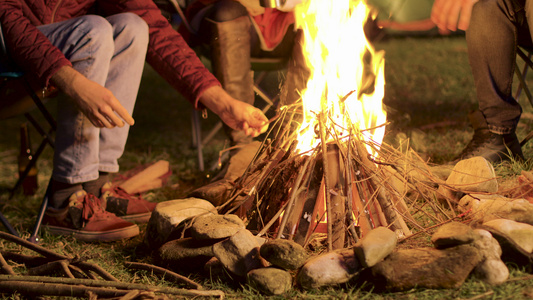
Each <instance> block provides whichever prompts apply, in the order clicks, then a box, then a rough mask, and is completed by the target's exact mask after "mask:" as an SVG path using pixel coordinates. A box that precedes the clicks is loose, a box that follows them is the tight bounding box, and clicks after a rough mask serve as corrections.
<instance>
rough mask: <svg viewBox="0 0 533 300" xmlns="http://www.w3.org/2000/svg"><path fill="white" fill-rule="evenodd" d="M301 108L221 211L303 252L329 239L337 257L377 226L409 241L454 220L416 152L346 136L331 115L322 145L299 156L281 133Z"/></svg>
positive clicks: (289, 116) (290, 136)
mask: <svg viewBox="0 0 533 300" xmlns="http://www.w3.org/2000/svg"><path fill="white" fill-rule="evenodd" d="M297 107H298V106H297V105H293V106H291V107H285V108H284V109H283V110H281V112H280V114H279V116H278V119H277V121H276V123H275V124H274V126H272V128H271V130H270V131H269V133H268V136H267V138H266V139H265V140H264V141H263V143H262V145H261V147H260V149H259V151H258V152H257V153H256V155H255V158H254V160H253V161H252V163H251V164H250V165H249V166H248V168H247V170H246V172H245V174H244V175H243V176H242V177H240V178H239V179H237V180H236V181H235V185H234V188H233V189H232V191H231V193H230V195H229V200H228V201H227V202H226V203H225V204H224V205H222V206H221V207H220V211H221V212H226V213H237V214H238V215H240V216H241V217H243V218H245V219H246V221H247V224H248V229H250V230H252V231H254V232H256V233H257V235H259V236H263V235H266V236H270V237H276V238H285V239H292V240H294V241H296V242H297V243H299V244H302V245H305V244H307V243H308V242H309V239H310V237H311V235H312V233H315V232H322V233H325V234H327V244H328V249H330V250H332V249H338V248H343V247H347V246H349V245H351V244H353V243H355V242H357V241H358V240H359V239H360V238H361V237H363V236H364V235H365V234H366V233H368V232H369V231H370V230H372V229H373V228H376V227H378V226H386V227H388V228H389V229H391V230H393V231H395V232H396V233H397V234H398V236H399V237H400V238H402V237H409V236H412V235H413V234H414V233H416V232H424V231H425V228H427V227H428V226H429V224H436V223H437V224H438V223H443V222H446V221H448V220H450V219H452V218H453V217H454V216H455V215H454V214H453V212H452V211H448V210H447V209H446V208H445V206H443V205H441V204H440V203H439V202H437V201H436V200H435V199H436V193H437V185H438V184H439V183H442V182H441V180H440V179H439V178H438V177H436V176H434V175H433V174H432V171H431V167H430V166H428V165H427V164H426V163H425V162H424V161H423V160H422V159H421V158H420V157H419V156H418V155H416V153H415V152H412V151H410V152H409V151H408V152H406V153H403V152H401V151H400V150H397V149H394V148H393V147H391V146H388V145H387V144H385V143H381V144H377V143H375V142H372V141H369V140H368V139H365V138H364V135H363V134H362V132H361V130H358V129H356V128H355V127H352V128H349V129H348V132H349V134H348V135H347V136H339V132H340V130H338V128H336V126H337V125H335V123H333V122H327V119H328V115H327V112H325V113H324V112H323V113H321V114H320V115H318V116H317V119H318V125H319V126H318V128H316V129H315V131H316V135H317V137H318V138H319V140H320V142H319V144H318V145H317V146H316V147H315V148H313V149H312V150H310V151H307V152H305V153H300V152H298V151H297V149H296V147H295V145H296V144H297V134H296V132H295V131H291V129H290V128H291V126H281V124H287V123H290V121H287V120H293V119H294V116H295V115H297V114H298V108H297ZM326 123H329V124H332V125H330V126H329V127H327V126H326V125H325V124H326ZM342 129H343V131H346V130H345V129H346V128H342ZM323 141H326V142H323ZM368 149H372V150H373V151H372V152H374V153H379V155H371V154H369V150H368Z"/></svg>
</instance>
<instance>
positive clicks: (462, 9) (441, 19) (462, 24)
mask: <svg viewBox="0 0 533 300" xmlns="http://www.w3.org/2000/svg"><path fill="white" fill-rule="evenodd" d="M478 1H479V0H435V2H434V3H433V8H432V10H431V20H432V21H433V22H434V23H435V24H436V25H437V26H438V27H439V29H440V30H441V31H442V32H449V31H450V30H451V31H456V30H457V28H459V29H461V30H467V29H468V26H469V25H470V17H471V15H472V7H473V6H474V4H476V2H478Z"/></svg>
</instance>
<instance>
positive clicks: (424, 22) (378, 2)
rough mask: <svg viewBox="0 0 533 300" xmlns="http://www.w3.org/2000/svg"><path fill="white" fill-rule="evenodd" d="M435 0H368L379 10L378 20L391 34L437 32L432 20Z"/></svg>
mask: <svg viewBox="0 0 533 300" xmlns="http://www.w3.org/2000/svg"><path fill="white" fill-rule="evenodd" d="M433 1H434V0H367V3H368V4H369V5H370V6H372V7H374V8H375V9H376V10H377V12H378V15H377V21H378V23H379V24H380V25H382V26H383V30H385V32H387V33H391V34H406V33H410V34H428V33H431V34H435V33H438V30H437V28H436V27H435V26H434V24H433V23H431V22H430V16H431V8H432V6H433Z"/></svg>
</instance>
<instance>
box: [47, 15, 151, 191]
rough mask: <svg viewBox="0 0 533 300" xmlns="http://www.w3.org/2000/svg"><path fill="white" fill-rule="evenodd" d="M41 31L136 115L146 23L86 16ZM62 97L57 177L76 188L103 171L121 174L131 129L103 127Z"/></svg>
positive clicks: (132, 18)
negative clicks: (120, 163) (122, 161)
mask: <svg viewBox="0 0 533 300" xmlns="http://www.w3.org/2000/svg"><path fill="white" fill-rule="evenodd" d="M38 28H39V30H40V31H41V32H42V33H43V34H44V35H46V36H47V37H48V39H49V40H50V41H51V42H52V44H54V45H55V46H56V47H57V48H59V50H61V51H62V52H63V53H64V55H65V56H66V57H67V59H69V60H70V61H71V62H72V65H73V68H74V69H76V70H77V71H78V72H80V73H81V74H83V75H85V76H86V77H87V78H88V79H90V80H92V81H94V82H97V83H99V84H101V85H102V86H105V87H106V88H107V89H109V90H110V91H111V92H113V95H114V96H115V97H116V98H117V99H118V100H119V101H120V103H121V104H122V105H123V106H124V107H125V108H126V109H127V110H128V112H129V113H130V114H132V113H133V107H134V105H135V100H136V98H137V92H138V90H139V84H140V81H141V76H142V72H143V67H144V61H145V58H146V51H147V47H148V25H147V24H146V22H144V20H142V19H141V18H140V17H139V16H137V15H135V14H132V13H122V14H117V15H113V16H110V17H107V18H104V17H100V16H96V15H86V16H82V17H79V18H74V19H71V20H67V21H63V22H58V23H53V24H48V25H43V26H39V27H38ZM60 98H61V99H58V101H59V103H58V113H57V125H58V128H57V133H56V148H55V155H54V168H53V173H52V177H53V178H54V179H55V180H57V181H60V182H64V183H70V184H76V183H82V182H87V181H91V180H95V179H97V178H98V176H99V175H98V174H99V172H100V171H101V172H118V170H119V166H118V159H119V158H120V157H121V156H122V153H123V152H124V146H125V144H126V140H127V137H128V131H129V126H128V125H127V124H126V125H125V126H124V127H122V128H113V129H108V128H97V127H95V126H94V125H92V123H91V122H90V121H89V120H88V118H87V117H85V115H83V114H82V113H81V112H80V111H79V110H78V108H77V106H76V105H75V104H74V102H73V101H72V100H71V99H69V98H67V97H60Z"/></svg>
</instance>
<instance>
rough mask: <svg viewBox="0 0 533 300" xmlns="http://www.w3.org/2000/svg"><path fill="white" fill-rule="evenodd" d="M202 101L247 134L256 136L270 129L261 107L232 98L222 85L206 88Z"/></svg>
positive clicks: (223, 119) (224, 120)
mask: <svg viewBox="0 0 533 300" xmlns="http://www.w3.org/2000/svg"><path fill="white" fill-rule="evenodd" d="M200 102H201V103H202V104H203V105H205V107H207V108H208V109H209V110H211V111H212V112H214V113H215V114H217V115H218V116H219V117H220V119H221V120H222V121H223V122H224V123H226V125H228V126H229V127H231V128H233V129H236V130H243V131H244V133H245V134H246V135H249V136H252V137H256V136H258V135H260V134H261V133H263V132H265V131H266V130H267V129H268V119H267V117H266V116H265V115H264V114H263V112H262V111H261V110H260V109H258V108H256V107H254V106H252V105H250V104H247V103H244V102H241V101H239V100H236V99H234V98H232V97H231V96H230V95H229V94H228V93H226V91H224V89H222V88H221V87H220V86H213V87H210V88H208V89H207V90H205V91H204V93H203V94H202V95H201V96H200Z"/></svg>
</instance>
